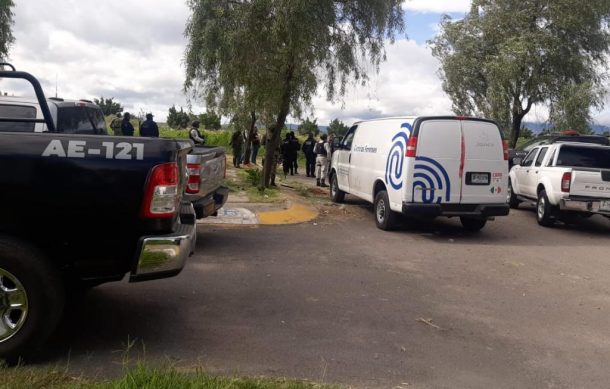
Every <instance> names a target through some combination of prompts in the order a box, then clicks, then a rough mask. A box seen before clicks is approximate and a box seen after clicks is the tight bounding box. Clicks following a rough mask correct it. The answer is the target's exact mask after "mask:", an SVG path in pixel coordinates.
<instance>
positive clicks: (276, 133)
mask: <svg viewBox="0 0 610 389" xmlns="http://www.w3.org/2000/svg"><path fill="white" fill-rule="evenodd" d="M293 77H294V66H293V64H292V62H291V63H290V65H289V66H288V69H287V70H286V79H285V80H284V94H283V95H282V102H281V106H280V112H279V113H278V115H277V120H276V122H275V124H273V125H272V126H271V127H269V130H268V132H267V144H266V145H265V167H264V169H263V175H262V177H261V179H262V180H263V182H262V187H263V188H269V186H270V184H271V172H272V169H277V161H276V158H275V151H276V150H277V148H278V147H279V145H280V135H281V132H282V128H284V125H285V124H286V118H287V117H288V113H290V100H291V99H292V78H293ZM269 137H271V139H269Z"/></svg>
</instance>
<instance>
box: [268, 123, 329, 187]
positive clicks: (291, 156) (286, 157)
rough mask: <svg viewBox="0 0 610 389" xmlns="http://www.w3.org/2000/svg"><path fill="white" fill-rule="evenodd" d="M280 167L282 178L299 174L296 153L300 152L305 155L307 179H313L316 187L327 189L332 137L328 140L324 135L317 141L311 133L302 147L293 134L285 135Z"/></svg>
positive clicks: (281, 148)
mask: <svg viewBox="0 0 610 389" xmlns="http://www.w3.org/2000/svg"><path fill="white" fill-rule="evenodd" d="M280 150H281V156H282V167H283V170H284V176H287V175H288V173H290V175H291V176H292V175H295V174H299V172H298V168H299V166H298V163H297V159H298V152H299V150H301V151H302V152H303V154H305V173H306V174H307V177H315V178H316V183H317V185H318V186H321V187H327V186H328V185H326V176H327V174H328V168H329V164H330V160H331V156H332V152H333V147H332V135H331V138H330V139H329V138H328V136H327V135H326V134H322V135H320V140H319V141H317V140H316V139H315V138H314V136H313V134H312V133H309V134H308V136H307V139H306V140H305V141H304V142H303V145H302V146H301V144H300V143H299V140H298V138H297V137H296V136H295V134H294V132H289V133H287V134H286V138H285V139H284V140H283V141H282V144H281V147H280Z"/></svg>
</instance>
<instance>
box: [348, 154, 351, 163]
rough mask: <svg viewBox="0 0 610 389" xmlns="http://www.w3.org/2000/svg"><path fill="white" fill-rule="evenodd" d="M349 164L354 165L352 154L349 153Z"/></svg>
mask: <svg viewBox="0 0 610 389" xmlns="http://www.w3.org/2000/svg"><path fill="white" fill-rule="evenodd" d="M348 162H349V163H352V153H349V159H348Z"/></svg>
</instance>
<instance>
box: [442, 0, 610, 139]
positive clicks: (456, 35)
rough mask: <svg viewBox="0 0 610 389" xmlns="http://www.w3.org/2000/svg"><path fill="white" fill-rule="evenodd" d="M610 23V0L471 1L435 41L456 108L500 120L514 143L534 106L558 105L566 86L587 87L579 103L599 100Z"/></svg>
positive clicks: (609, 44) (446, 23)
mask: <svg viewBox="0 0 610 389" xmlns="http://www.w3.org/2000/svg"><path fill="white" fill-rule="evenodd" d="M609 21H610V2H609V1H607V0H591V1H586V2H578V1H568V0H561V1H560V0H558V1H539V0H523V1H514V0H473V3H472V8H471V11H470V12H469V13H468V14H466V16H465V17H464V18H463V19H461V20H455V21H454V20H452V19H451V18H450V17H445V18H444V19H443V21H442V22H441V31H440V33H439V34H438V35H437V37H436V38H435V39H434V40H432V41H431V42H430V44H431V46H432V52H433V54H434V56H435V57H437V58H438V59H439V60H440V61H441V77H442V80H443V89H444V90H445V92H446V93H447V94H448V95H449V97H450V98H451V100H452V102H453V109H454V111H455V113H456V114H464V115H482V116H486V117H489V118H492V119H494V120H496V121H497V122H498V123H500V125H501V126H502V127H504V128H510V129H511V137H510V140H511V144H512V145H513V146H514V145H515V144H516V142H517V139H518V137H519V132H520V129H521V123H522V121H523V117H524V116H525V115H526V114H527V113H528V112H529V111H530V110H531V108H532V107H533V105H534V104H547V105H551V106H553V105H556V104H558V102H559V101H562V98H561V96H562V94H563V93H564V90H565V86H566V85H568V86H569V85H583V87H584V86H586V87H588V88H589V92H588V93H585V94H584V95H587V96H589V97H591V98H590V99H588V101H584V102H580V103H579V104H578V105H580V106H583V105H585V104H587V103H589V104H593V105H595V106H600V105H601V103H602V101H603V100H602V99H603V94H602V88H601V87H602V86H603V82H604V79H605V76H604V74H603V73H601V72H600V71H601V70H602V69H604V68H605V65H606V62H607V57H606V56H607V54H608V53H609V47H610V30H609V29H608V22H609ZM581 96H582V95H581ZM561 104H563V103H561ZM563 110H564V109H563V108H555V111H563ZM578 112H580V113H581V114H582V113H583V110H578Z"/></svg>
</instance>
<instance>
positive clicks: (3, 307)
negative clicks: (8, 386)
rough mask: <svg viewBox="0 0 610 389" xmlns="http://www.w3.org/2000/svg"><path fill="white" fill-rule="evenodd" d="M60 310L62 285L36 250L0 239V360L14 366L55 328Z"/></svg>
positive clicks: (51, 268) (62, 295)
mask: <svg viewBox="0 0 610 389" xmlns="http://www.w3.org/2000/svg"><path fill="white" fill-rule="evenodd" d="M63 306H64V292H63V286H62V281H61V278H60V277H59V275H58V274H57V271H56V270H55V269H54V268H53V267H51V266H50V265H49V264H48V263H47V262H46V260H45V258H44V256H43V255H42V254H41V253H40V252H38V251H37V250H35V249H33V248H31V247H29V246H28V245H26V244H24V243H22V242H19V241H18V240H13V239H8V238H5V237H0V359H5V360H6V361H7V362H9V363H14V362H16V361H17V360H18V359H19V358H20V357H23V356H24V354H25V353H26V352H27V353H28V354H33V352H35V351H36V349H37V347H39V346H40V345H42V343H43V342H44V341H45V340H46V339H47V338H48V337H49V335H51V333H52V332H53V331H54V330H55V328H56V327H57V324H58V323H59V320H60V318H61V314H62V311H63Z"/></svg>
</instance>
